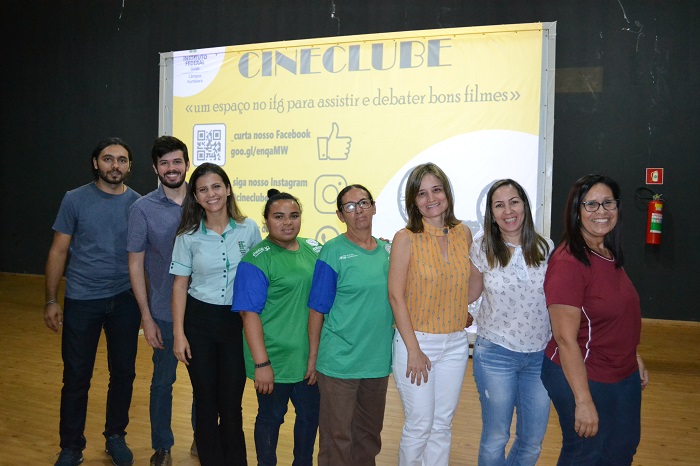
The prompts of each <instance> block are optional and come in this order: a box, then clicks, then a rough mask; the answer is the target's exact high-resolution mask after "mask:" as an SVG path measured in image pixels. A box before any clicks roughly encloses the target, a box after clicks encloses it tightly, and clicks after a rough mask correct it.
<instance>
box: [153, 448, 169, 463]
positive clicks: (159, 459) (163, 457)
mask: <svg viewBox="0 0 700 466" xmlns="http://www.w3.org/2000/svg"><path fill="white" fill-rule="evenodd" d="M172 464H173V459H172V458H171V457H170V452H169V451H168V450H166V449H165V448H159V449H158V450H156V452H155V453H153V456H151V466H172Z"/></svg>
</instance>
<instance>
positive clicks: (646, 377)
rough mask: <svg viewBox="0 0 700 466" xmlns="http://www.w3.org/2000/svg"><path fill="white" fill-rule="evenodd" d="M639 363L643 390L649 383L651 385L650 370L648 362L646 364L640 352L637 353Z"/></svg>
mask: <svg viewBox="0 0 700 466" xmlns="http://www.w3.org/2000/svg"><path fill="white" fill-rule="evenodd" d="M637 364H638V365H639V378H640V379H642V390H644V389H645V388H646V387H647V385H649V371H648V370H647V366H646V364H644V360H643V359H642V357H641V356H640V355H639V354H638V355H637Z"/></svg>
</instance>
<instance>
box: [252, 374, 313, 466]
mask: <svg viewBox="0 0 700 466" xmlns="http://www.w3.org/2000/svg"><path fill="white" fill-rule="evenodd" d="M290 399H291V400H292V404H293V405H294V411H295V413H296V419H295V421H294V461H293V462H292V466H311V465H312V464H313V456H314V444H315V443H316V431H317V430H318V410H319V403H320V396H319V392H318V384H314V385H309V384H308V380H302V381H301V382H297V383H275V386H274V389H273V390H272V393H270V394H269V395H261V394H260V393H258V416H257V418H256V419H255V452H256V453H257V455H258V466H274V465H276V464H277V439H278V438H279V433H280V426H281V425H282V424H283V423H284V415H285V414H286V413H287V405H288V403H289V400H290Z"/></svg>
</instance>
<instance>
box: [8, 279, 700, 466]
mask: <svg viewBox="0 0 700 466" xmlns="http://www.w3.org/2000/svg"><path fill="white" fill-rule="evenodd" d="M43 296H44V294H43V277H37V276H27V275H12V274H0V309H1V312H2V313H1V314H0V316H1V318H0V361H1V362H2V371H0V465H2V466H5V465H7V466H10V465H12V466H15V465H25V464H26V465H29V464H32V465H52V464H53V463H54V461H55V460H56V455H57V453H58V450H59V448H58V411H59V399H60V389H61V371H62V363H61V339H60V337H59V336H57V335H54V334H53V333H52V332H50V331H49V330H48V329H47V328H46V327H45V326H44V323H43V319H42V305H43ZM151 352H152V350H151V349H150V348H149V347H148V345H147V344H146V342H145V341H144V340H143V338H141V341H140V342H139V355H138V359H137V367H136V382H135V384H134V397H133V402H132V407H131V423H130V424H129V428H128V432H129V434H128V436H127V442H128V444H129V445H130V447H131V449H132V450H133V452H134V456H135V459H136V462H135V464H136V465H148V459H149V457H150V455H151V454H152V451H151V449H150V427H149V420H148V394H149V384H150V375H151V371H152V363H151ZM641 353H642V354H643V356H644V358H645V361H646V363H647V366H648V368H649V370H650V373H651V383H650V385H649V387H648V388H647V389H646V390H645V391H644V395H643V407H642V441H641V445H640V447H639V450H638V452H637V455H636V457H635V462H634V464H635V465H645V466H659V465H688V466H691V465H693V466H695V465H698V464H700V324H698V323H688V322H683V323H675V322H669V321H654V320H645V321H644V324H643V330H642V345H641ZM107 379H108V373H107V362H106V357H105V345H104V338H103V339H102V341H101V343H100V349H99V352H98V357H97V363H96V366H95V374H94V376H93V383H92V389H91V390H90V405H89V408H88V418H87V429H86V432H85V436H86V437H87V448H86V449H85V452H84V454H85V462H84V464H85V465H88V466H93V465H108V464H111V463H110V462H109V460H108V458H107V456H106V455H105V453H104V448H103V447H104V438H103V437H102V434H101V432H102V431H103V430H104V412H105V394H106V386H107ZM191 399H192V395H191V387H190V383H189V378H188V375H187V371H186V370H185V369H184V366H180V368H179V370H178V382H177V383H176V386H175V390H174V401H173V405H174V406H173V411H174V413H173V430H174V432H175V446H174V448H173V464H175V465H181V466H190V465H192V466H194V465H198V464H199V462H198V461H197V460H196V459H195V458H193V457H191V456H190V454H189V448H190V444H191V442H192V429H191V425H190V403H191ZM256 410H257V402H256V400H255V394H254V392H253V389H252V385H251V384H250V383H249V384H248V387H247V388H246V393H245V395H244V404H243V413H244V423H245V431H246V438H247V439H248V459H249V462H250V464H251V465H254V464H256V462H255V452H254V449H253V435H252V432H253V423H254V419H255V413H256ZM287 419H288V422H287V423H286V424H285V425H284V426H283V431H282V433H281V438H280V445H279V448H278V455H279V459H280V465H285V464H286V465H289V464H291V436H292V434H291V425H292V424H293V419H294V418H293V413H290V414H288V416H287ZM480 419H481V415H480V407H479V401H478V395H477V393H476V389H475V386H474V379H473V377H472V368H471V363H470V364H469V368H468V370H467V376H466V378H465V381H464V387H463V389H462V397H461V401H460V404H459V409H458V411H457V414H456V416H455V421H454V428H453V432H454V433H453V441H452V452H451V462H450V464H452V465H476V458H477V449H478V445H479V436H480V433H481V420H480ZM402 423H403V413H402V409H401V402H400V400H399V397H398V394H397V392H396V388H395V386H394V383H393V381H390V382H389V393H388V397H387V407H386V418H385V422H384V431H383V433H382V437H383V441H384V447H383V449H382V452H381V454H380V455H379V457H378V461H377V464H378V465H382V466H389V465H395V464H396V463H397V461H396V458H397V449H398V442H399V438H400V436H401V426H402ZM560 435H561V433H560V430H559V426H558V423H557V420H556V413H555V412H554V410H552V413H551V415H550V420H549V428H548V431H547V435H546V438H545V441H544V447H543V451H542V455H541V457H540V461H539V463H538V464H539V465H553V464H555V463H556V458H557V456H558V451H559V447H560V444H561V440H560Z"/></svg>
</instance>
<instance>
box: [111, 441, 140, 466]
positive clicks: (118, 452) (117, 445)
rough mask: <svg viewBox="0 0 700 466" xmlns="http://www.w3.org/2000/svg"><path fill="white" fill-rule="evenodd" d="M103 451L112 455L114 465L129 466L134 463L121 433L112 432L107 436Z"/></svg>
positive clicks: (132, 455)
mask: <svg viewBox="0 0 700 466" xmlns="http://www.w3.org/2000/svg"><path fill="white" fill-rule="evenodd" d="M105 451H106V452H107V454H108V455H109V456H111V457H112V464H113V465H114V466H130V465H132V464H134V454H133V453H131V450H129V447H127V446H126V440H124V437H123V436H122V435H117V434H114V435H112V436H110V437H107V442H106V443H105Z"/></svg>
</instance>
